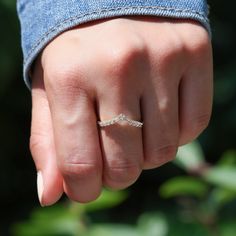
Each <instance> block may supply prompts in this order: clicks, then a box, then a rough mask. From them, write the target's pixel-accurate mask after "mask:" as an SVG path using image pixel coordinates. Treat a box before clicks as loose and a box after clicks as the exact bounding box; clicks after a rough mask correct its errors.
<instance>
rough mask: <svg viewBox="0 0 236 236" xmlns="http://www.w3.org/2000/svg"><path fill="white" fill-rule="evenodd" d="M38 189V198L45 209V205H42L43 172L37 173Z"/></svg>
mask: <svg viewBox="0 0 236 236" xmlns="http://www.w3.org/2000/svg"><path fill="white" fill-rule="evenodd" d="M37 187H38V198H39V202H40V204H41V206H42V207H43V206H44V205H43V204H42V198H43V188H44V187H43V175H42V172H41V171H39V172H38V173H37Z"/></svg>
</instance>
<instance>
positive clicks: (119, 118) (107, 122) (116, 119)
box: [98, 113, 143, 128]
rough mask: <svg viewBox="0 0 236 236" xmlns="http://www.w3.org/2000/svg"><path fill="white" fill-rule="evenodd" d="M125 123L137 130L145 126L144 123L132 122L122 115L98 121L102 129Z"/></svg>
mask: <svg viewBox="0 0 236 236" xmlns="http://www.w3.org/2000/svg"><path fill="white" fill-rule="evenodd" d="M123 121H126V122H127V123H128V124H129V125H131V126H134V127H137V128H141V127H142V126H143V122H140V121H136V120H131V119H129V118H128V117H127V116H125V115H124V114H122V113H121V114H120V115H118V116H116V117H114V118H112V119H110V120H104V121H98V125H99V126H100V127H105V126H110V125H114V124H116V123H119V122H123Z"/></svg>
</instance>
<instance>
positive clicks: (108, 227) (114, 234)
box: [84, 224, 148, 236]
mask: <svg viewBox="0 0 236 236" xmlns="http://www.w3.org/2000/svg"><path fill="white" fill-rule="evenodd" d="M84 236H141V235H140V234H139V233H138V232H137V230H136V229H135V228H134V227H132V226H129V225H119V224H99V225H94V226H93V227H92V228H91V229H90V231H89V232H88V233H86V235H84ZM147 236H148V235H147Z"/></svg>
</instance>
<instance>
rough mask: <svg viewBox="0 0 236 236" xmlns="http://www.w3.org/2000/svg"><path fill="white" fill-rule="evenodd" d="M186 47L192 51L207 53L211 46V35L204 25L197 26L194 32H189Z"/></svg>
mask: <svg viewBox="0 0 236 236" xmlns="http://www.w3.org/2000/svg"><path fill="white" fill-rule="evenodd" d="M185 44H186V48H187V50H188V51H190V52H191V53H197V55H198V54H206V53H208V52H209V49H210V48H211V47H210V45H211V43H210V39H209V35H208V33H207V32H206V30H205V29H203V28H202V27H200V28H199V27H195V28H194V31H193V30H192V33H191V32H189V33H188V34H187V36H186V40H185Z"/></svg>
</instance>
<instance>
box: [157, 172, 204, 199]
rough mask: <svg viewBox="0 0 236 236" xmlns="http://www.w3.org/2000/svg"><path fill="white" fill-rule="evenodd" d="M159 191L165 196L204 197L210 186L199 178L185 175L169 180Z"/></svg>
mask: <svg viewBox="0 0 236 236" xmlns="http://www.w3.org/2000/svg"><path fill="white" fill-rule="evenodd" d="M159 191H160V195H161V196H162V197H164V198H170V197H176V196H186V195H190V196H194V197H203V196H204V195H206V193H207V191H208V186H207V184H205V183H204V182H202V181H201V180H199V179H197V178H193V177H188V176H183V177H175V178H173V179H170V180H168V181H167V182H165V183H164V184H163V185H162V186H161V187H160V190H159Z"/></svg>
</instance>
